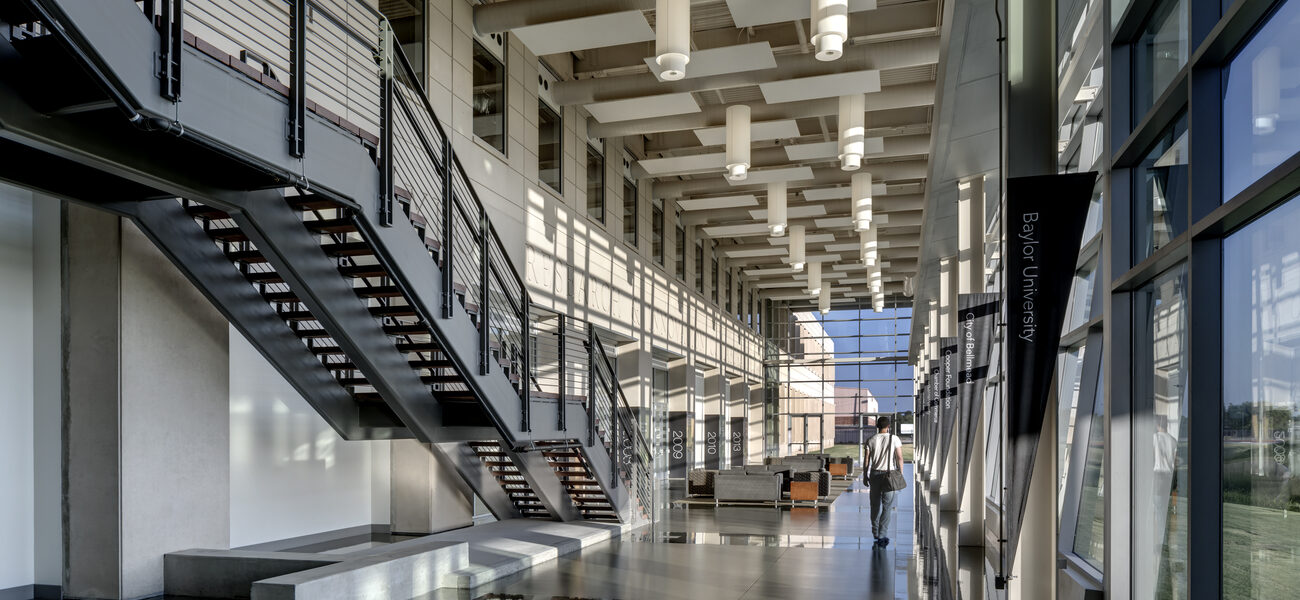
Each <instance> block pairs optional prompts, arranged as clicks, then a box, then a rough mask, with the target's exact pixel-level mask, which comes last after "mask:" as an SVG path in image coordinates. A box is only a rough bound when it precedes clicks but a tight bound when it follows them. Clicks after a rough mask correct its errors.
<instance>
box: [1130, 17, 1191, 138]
mask: <svg viewBox="0 0 1300 600" xmlns="http://www.w3.org/2000/svg"><path fill="white" fill-rule="evenodd" d="M1187 5H1188V1H1187V0H1164V1H1163V2H1160V3H1159V5H1157V6H1156V9H1155V11H1153V12H1152V13H1151V17H1150V18H1149V19H1148V20H1147V24H1146V26H1145V27H1144V28H1143V31H1142V36H1141V37H1140V38H1138V40H1137V42H1136V44H1135V47H1134V48H1133V117H1134V122H1138V121H1140V120H1141V118H1142V116H1143V115H1145V114H1146V112H1147V111H1148V110H1150V109H1151V107H1152V105H1154V104H1155V101H1156V98H1159V97H1160V95H1161V94H1163V93H1164V91H1165V89H1166V88H1168V87H1169V84H1171V83H1173V81H1174V78H1175V77H1177V76H1178V72H1179V71H1181V70H1182V68H1183V65H1185V64H1187V54H1188V52H1187V50H1188V45H1187V31H1188V27H1187V16H1188V11H1187Z"/></svg>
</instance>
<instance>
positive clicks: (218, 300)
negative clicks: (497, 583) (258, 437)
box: [113, 199, 414, 440]
mask: <svg viewBox="0 0 1300 600" xmlns="http://www.w3.org/2000/svg"><path fill="white" fill-rule="evenodd" d="M113 208H115V209H116V210H117V211H121V212H123V213H125V216H128V217H129V218H131V220H132V221H133V222H134V223H135V224H136V226H137V227H139V228H140V231H141V232H143V233H144V234H145V236H146V237H148V238H149V239H150V240H152V241H153V243H154V245H155V246H157V247H158V249H159V250H161V251H162V253H163V254H164V255H166V256H167V258H168V259H170V260H171V262H172V264H173V265H175V266H176V267H177V268H178V269H179V270H180V271H181V272H182V273H184V274H185V276H186V278H188V279H189V280H190V282H192V283H193V284H194V286H195V287H196V288H198V289H199V291H200V292H202V293H203V295H204V296H207V298H208V300H209V301H211V302H212V305H213V306H214V307H215V308H216V309H217V310H218V311H220V312H221V313H222V314H223V315H224V316H225V317H226V320H227V321H229V322H230V323H231V324H232V325H233V326H234V327H235V328H236V329H238V330H239V332H240V333H241V334H243V336H244V338H245V339H247V340H248V341H249V342H250V343H251V344H252V345H253V347H254V348H257V350H258V352H260V353H261V354H262V356H263V357H265V358H266V359H267V362H269V363H270V364H271V365H272V366H273V367H275V369H276V370H277V371H279V372H280V375H281V376H283V377H284V378H285V380H286V381H288V382H289V384H290V385H292V386H293V388H294V389H295V390H297V391H298V393H299V394H300V395H301V396H302V397H303V399H305V400H306V401H307V403H308V404H310V405H311V406H312V408H314V409H315V410H316V412H317V413H318V414H320V415H321V417H322V418H324V419H325V422H326V423H328V424H329V425H330V427H331V428H333V429H334V431H335V432H337V433H338V434H339V436H340V437H342V438H343V439H345V440H379V439H402V438H410V437H414V436H413V434H412V433H411V431H410V430H408V429H407V428H406V427H405V426H404V425H402V424H401V423H394V424H393V425H392V426H390V427H368V426H366V424H365V421H366V419H365V417H364V416H363V415H362V413H361V407H360V405H358V404H357V402H356V401H354V400H353V398H352V396H351V395H349V394H348V393H347V391H346V390H345V389H343V387H342V386H340V385H339V384H338V381H337V380H335V379H334V376H333V375H332V374H331V373H330V371H329V370H328V369H326V368H325V366H324V365H322V364H321V361H320V360H319V359H318V358H317V357H316V356H315V355H314V354H312V353H311V351H310V350H308V349H307V347H306V346H305V345H303V343H302V340H300V339H298V337H297V336H295V335H294V334H293V332H292V330H290V329H289V327H288V326H286V325H285V323H284V321H283V320H282V319H281V318H280V317H279V316H278V315H277V314H276V311H275V309H274V308H273V307H272V306H271V305H270V304H267V302H266V301H265V300H264V299H262V297H261V296H260V295H259V294H258V292H257V290H256V289H255V288H254V287H253V286H252V285H249V283H248V281H247V280H245V279H244V278H243V277H242V276H241V275H240V273H239V271H238V270H236V269H235V268H234V267H233V266H232V265H231V264H230V261H229V260H227V258H226V257H225V256H224V255H223V254H222V252H221V249H220V248H218V247H217V246H216V245H215V244H213V243H212V240H211V239H210V238H209V237H208V236H207V235H205V234H204V233H203V230H202V228H200V227H199V225H198V224H197V223H195V222H194V220H193V219H192V218H190V216H189V215H187V214H186V212H185V209H184V208H183V207H182V206H181V205H180V204H179V203H178V202H177V201H176V200H171V199H167V200H147V201H142V202H132V203H119V204H116V205H114V207H113ZM390 418H391V417H390Z"/></svg>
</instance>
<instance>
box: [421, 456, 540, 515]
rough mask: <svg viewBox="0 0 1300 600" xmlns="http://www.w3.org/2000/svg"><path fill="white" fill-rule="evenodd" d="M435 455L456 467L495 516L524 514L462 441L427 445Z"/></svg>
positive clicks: (469, 486)
mask: <svg viewBox="0 0 1300 600" xmlns="http://www.w3.org/2000/svg"><path fill="white" fill-rule="evenodd" d="M429 446H430V448H432V450H433V452H434V454H435V455H437V458H438V459H439V460H441V461H443V462H444V464H446V465H448V466H450V467H451V468H453V469H455V470H456V472H457V473H458V474H460V478H461V480H462V481H463V482H464V484H465V485H466V487H467V489H468V490H469V491H472V492H473V493H474V494H477V495H478V497H479V500H482V501H483V505H484V506H487V509H488V511H490V512H491V513H492V516H494V517H496V518H497V520H500V521H504V520H506V519H520V518H523V515H522V514H520V512H519V509H518V508H516V507H515V503H514V502H512V501H511V500H510V495H509V494H507V493H506V490H505V488H503V487H501V483H500V482H499V481H497V479H496V477H494V476H493V475H492V471H490V470H489V469H488V468H487V466H486V465H484V464H483V461H482V460H480V459H479V457H478V455H477V454H475V453H474V450H473V449H471V448H470V447H469V445H468V444H465V443H463V442H437V443H434V444H430V445H429Z"/></svg>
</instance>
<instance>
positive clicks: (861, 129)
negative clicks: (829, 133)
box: [839, 94, 867, 171]
mask: <svg viewBox="0 0 1300 600" xmlns="http://www.w3.org/2000/svg"><path fill="white" fill-rule="evenodd" d="M866 113H867V97H866V96H865V95H863V94H849V95H847V96H840V113H839V121H840V169H842V170H845V171H856V170H858V169H859V168H860V167H861V166H862V155H863V154H865V153H866V151H867V125H866V123H867V114H866Z"/></svg>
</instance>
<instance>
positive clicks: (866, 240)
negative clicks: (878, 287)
mask: <svg viewBox="0 0 1300 600" xmlns="http://www.w3.org/2000/svg"><path fill="white" fill-rule="evenodd" d="M858 240H859V241H860V242H862V264H864V265H866V266H868V267H874V266H876V261H878V260H880V249H879V243H878V242H877V241H876V229H875V228H874V227H873V228H871V229H868V230H866V231H860V232H858Z"/></svg>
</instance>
